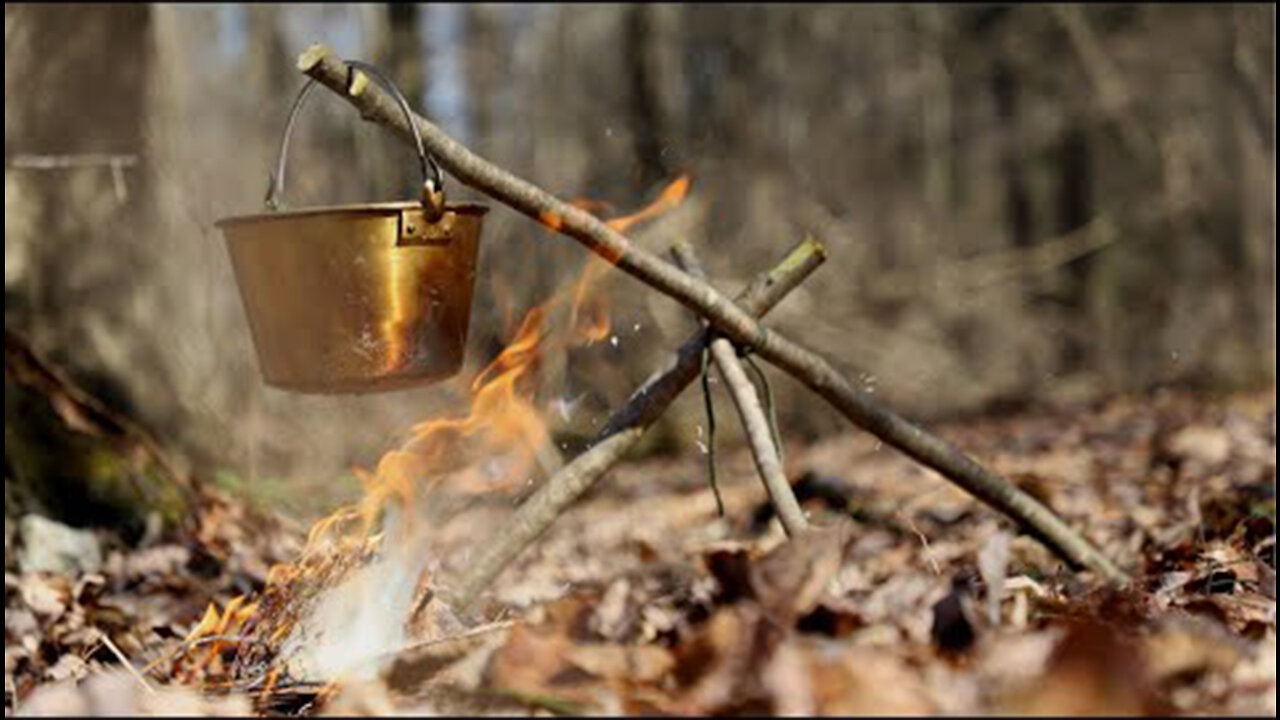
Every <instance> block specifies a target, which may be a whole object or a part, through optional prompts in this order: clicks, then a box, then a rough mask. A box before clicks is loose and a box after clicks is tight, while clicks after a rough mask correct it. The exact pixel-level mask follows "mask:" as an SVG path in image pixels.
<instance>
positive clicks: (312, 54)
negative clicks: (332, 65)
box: [298, 43, 333, 73]
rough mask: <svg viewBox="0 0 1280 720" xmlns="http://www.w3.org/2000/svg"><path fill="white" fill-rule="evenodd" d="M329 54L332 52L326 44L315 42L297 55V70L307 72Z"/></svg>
mask: <svg viewBox="0 0 1280 720" xmlns="http://www.w3.org/2000/svg"><path fill="white" fill-rule="evenodd" d="M331 54H333V51H332V50H330V49H329V46H328V45H325V44H324V43H315V44H313V45H312V46H311V47H309V48H307V49H306V50H303V51H302V54H301V55H299V56H298V70H299V71H300V72H303V73H309V72H311V71H312V70H314V69H315V68H316V66H317V65H319V64H320V63H321V62H322V61H323V60H324V59H325V58H326V57H328V56H329V55H331Z"/></svg>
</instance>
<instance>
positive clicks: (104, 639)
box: [102, 632, 156, 695]
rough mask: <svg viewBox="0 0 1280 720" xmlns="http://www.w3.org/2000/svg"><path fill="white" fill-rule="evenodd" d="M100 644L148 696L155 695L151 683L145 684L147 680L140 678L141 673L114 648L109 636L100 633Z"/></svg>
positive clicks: (117, 648)
mask: <svg viewBox="0 0 1280 720" xmlns="http://www.w3.org/2000/svg"><path fill="white" fill-rule="evenodd" d="M102 644H103V645H106V646H107V649H108V650H110V651H111V654H112V655H115V656H116V660H119V661H120V664H121V665H123V666H124V669H125V670H127V671H129V675H131V676H132V677H133V679H134V680H137V681H138V684H139V685H141V686H142V689H143V690H146V691H147V694H148V695H155V694H156V690H155V688H153V687H151V683H149V682H147V679H146V678H144V677H142V673H140V672H138V669H137V668H135V667H134V666H133V663H131V662H129V658H127V657H125V654H124V653H123V652H122V651H121V650H120V648H119V647H117V646H116V644H115V642H113V641H112V640H111V636H110V635H108V634H107V633H105V632H104V633H102Z"/></svg>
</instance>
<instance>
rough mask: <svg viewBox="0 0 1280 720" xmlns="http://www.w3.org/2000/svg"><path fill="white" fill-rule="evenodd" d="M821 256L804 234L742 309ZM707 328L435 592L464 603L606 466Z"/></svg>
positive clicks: (688, 362) (666, 392)
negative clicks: (460, 572)
mask: <svg viewBox="0 0 1280 720" xmlns="http://www.w3.org/2000/svg"><path fill="white" fill-rule="evenodd" d="M824 260H826V252H825V250H824V249H823V247H822V245H821V244H819V243H818V242H817V241H816V240H813V239H808V238H807V239H805V240H804V241H803V242H801V243H800V244H799V245H797V246H796V247H795V248H794V249H792V250H791V252H790V253H788V254H787V257H786V259H785V260H783V261H782V263H780V264H779V265H778V266H777V267H776V268H774V269H773V270H771V271H769V272H767V273H765V274H763V275H761V276H760V277H759V278H757V279H756V281H755V282H753V283H752V284H751V285H750V286H748V287H747V289H746V290H744V291H743V292H742V294H741V295H740V296H739V301H740V302H741V303H742V305H743V307H745V308H747V310H748V312H751V313H753V314H756V315H764V314H765V313H767V312H768V311H769V310H770V309H772V308H773V306H774V305H777V304H778V302H779V301H781V300H782V298H783V297H785V296H786V295H787V294H788V293H790V292H791V291H792V290H793V289H795V287H796V286H797V285H799V284H800V282H801V281H803V280H804V279H805V278H807V277H808V276H809V275H810V274H811V273H812V272H813V271H814V270H816V269H817V268H818V266H819V265H821V264H822V263H823V261H824ZM709 337H710V332H709V331H708V330H707V329H705V328H704V329H702V330H699V331H697V332H695V333H694V334H693V336H692V337H690V338H689V339H688V340H687V341H685V343H684V344H683V345H682V346H680V349H679V351H677V353H676V355H675V357H674V358H672V359H671V361H670V362H669V363H668V366H667V367H666V368H665V369H664V370H662V371H660V372H658V373H656V374H655V375H654V376H653V377H651V378H650V379H649V380H648V381H646V382H645V383H644V385H642V386H641V387H640V389H638V390H636V391H635V392H634V393H632V394H631V397H630V398H629V399H628V400H627V402H626V404H624V405H623V406H622V408H620V409H619V410H618V411H617V412H615V413H614V414H613V416H612V417H610V418H609V422H607V423H606V424H605V427H604V429H603V430H601V431H600V434H599V435H597V436H596V439H595V440H594V441H593V443H592V445H591V448H590V449H588V450H587V451H586V452H584V453H582V454H581V455H579V456H578V457H576V458H574V459H573V461H572V462H570V463H569V464H568V465H566V466H565V467H564V468H563V469H562V470H561V471H560V472H558V473H556V475H555V476H554V477H552V478H551V479H550V480H548V481H547V482H546V483H544V484H543V485H542V486H541V487H539V488H538V490H537V492H535V493H534V494H533V495H532V496H530V497H529V499H528V500H526V501H525V502H524V504H522V505H521V506H520V508H519V509H517V510H516V512H515V515H514V516H512V518H511V520H510V521H509V522H508V523H507V524H506V526H505V527H504V528H503V532H502V533H501V534H500V535H499V536H498V537H496V538H495V539H494V540H493V543H492V544H491V545H488V546H486V547H485V548H484V550H483V552H482V553H481V555H480V557H479V558H478V559H477V560H476V562H475V563H473V564H472V565H471V566H470V567H468V568H467V570H466V571H465V574H464V575H463V576H462V577H461V578H460V579H459V580H458V581H457V582H456V583H450V585H452V586H453V587H452V589H450V588H448V587H446V588H442V591H443V592H444V593H445V594H446V595H448V596H449V598H448V599H449V600H450V602H451V604H453V605H454V607H456V608H458V609H462V608H464V607H466V606H468V605H470V604H471V603H472V602H473V601H474V600H475V599H476V598H477V597H479V595H480V593H481V592H483V591H484V589H485V588H487V587H488V586H489V584H490V583H492V582H493V581H494V580H495V579H497V577H498V575H499V574H501V573H502V571H503V570H504V569H505V568H506V567H507V565H508V564H510V563H511V561H512V560H514V559H515V558H516V557H517V556H518V555H519V554H520V553H521V552H522V551H523V550H524V549H525V548H526V547H528V546H529V545H530V544H531V543H533V542H534V541H535V540H537V539H538V538H539V537H541V536H542V534H543V533H544V532H546V531H547V529H548V528H550V527H551V525H552V524H553V523H554V522H555V521H556V519H557V518H558V517H560V515H561V514H562V513H563V512H564V511H565V510H567V509H568V508H569V507H570V506H571V505H573V503H574V502H576V501H577V499H578V498H580V497H582V494H583V493H585V492H586V491H587V490H588V489H589V488H590V487H591V486H593V485H595V483H596V482H597V481H599V480H600V478H601V477H602V476H603V475H604V474H605V473H606V472H608V470H609V468H611V467H613V466H614V464H616V463H617V462H618V461H619V460H621V459H622V457H623V456H624V455H625V454H626V453H627V451H628V450H630V449H631V448H632V447H633V446H634V445H635V444H636V442H637V441H638V440H639V439H640V437H641V436H643V435H644V433H645V431H646V430H648V429H649V426H650V425H652V424H653V422H654V421H655V420H657V419H658V417H659V416H661V415H662V413H663V411H665V410H666V409H667V407H668V406H670V405H671V403H672V402H673V401H674V400H675V399H676V397H677V396H679V395H680V393H681V392H682V391H683V390H684V389H685V388H686V387H688V386H689V385H690V384H691V383H692V382H693V381H694V380H695V379H696V378H697V377H698V372H699V369H700V368H701V366H702V351H703V348H705V347H706V344H707V340H708V339H709Z"/></svg>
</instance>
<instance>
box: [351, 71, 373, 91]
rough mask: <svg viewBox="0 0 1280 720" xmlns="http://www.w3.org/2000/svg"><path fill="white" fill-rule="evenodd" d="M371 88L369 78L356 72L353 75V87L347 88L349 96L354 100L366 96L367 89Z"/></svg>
mask: <svg viewBox="0 0 1280 720" xmlns="http://www.w3.org/2000/svg"><path fill="white" fill-rule="evenodd" d="M367 87H369V76H368V75H365V74H364V73H362V72H360V71H359V70H355V71H353V72H352V73H351V87H349V88H347V94H348V95H350V96H351V97H353V98H358V97H360V96H361V95H363V94H364V91H365V88H367Z"/></svg>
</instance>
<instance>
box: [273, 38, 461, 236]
mask: <svg viewBox="0 0 1280 720" xmlns="http://www.w3.org/2000/svg"><path fill="white" fill-rule="evenodd" d="M346 63H347V64H348V65H350V66H351V67H352V68H355V69H358V70H361V71H363V72H364V73H366V74H368V75H369V76H370V77H372V78H373V79H375V80H377V81H378V82H379V83H380V84H381V85H382V86H383V88H385V89H386V90H387V92H389V93H391V95H392V97H394V98H395V99H396V103H397V104H398V105H399V106H400V110H401V112H403V113H404V119H405V123H406V124H407V125H408V126H409V132H411V133H412V134H413V144H414V146H415V147H416V148H417V149H418V162H419V165H420V166H421V168H422V207H423V210H424V211H425V212H426V215H427V219H428V220H430V221H431V222H435V221H436V220H439V219H440V218H441V216H443V215H444V176H443V175H442V174H441V172H440V166H439V165H437V164H436V161H435V158H433V157H431V156H430V155H428V154H427V150H426V147H425V146H424V145H423V144H422V135H421V133H419V132H418V124H417V123H416V122H414V120H413V111H412V110H410V109H409V101H408V100H405V97H404V94H403V93H401V92H400V88H397V87H396V85H395V83H393V82H391V80H390V79H389V78H388V77H387V76H386V75H383V74H382V71H381V70H379V69H377V68H376V67H373V66H372V65H370V64H368V63H366V62H361V61H360V60H347V61H346ZM315 83H316V81H315V78H308V79H307V83H306V84H305V85H303V86H302V90H300V91H299V92H298V97H297V98H295V99H294V101H293V108H292V109H291V110H290V111H289V120H288V122H286V123H285V126H284V137H282V138H281V140H280V157H279V159H278V160H277V161H276V169H275V173H274V174H272V175H271V176H270V177H269V178H268V183H267V197H266V200H265V203H266V206H267V209H268V210H273V211H274V210H279V209H280V208H281V207H282V203H281V201H280V196H281V195H282V194H283V193H284V166H285V159H286V156H287V155H288V152H289V138H290V137H291V136H292V135H293V123H294V121H295V120H297V118H298V110H300V109H301V108H302V104H303V102H304V101H306V99H307V96H308V95H310V94H311V90H312V88H314V87H315Z"/></svg>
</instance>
